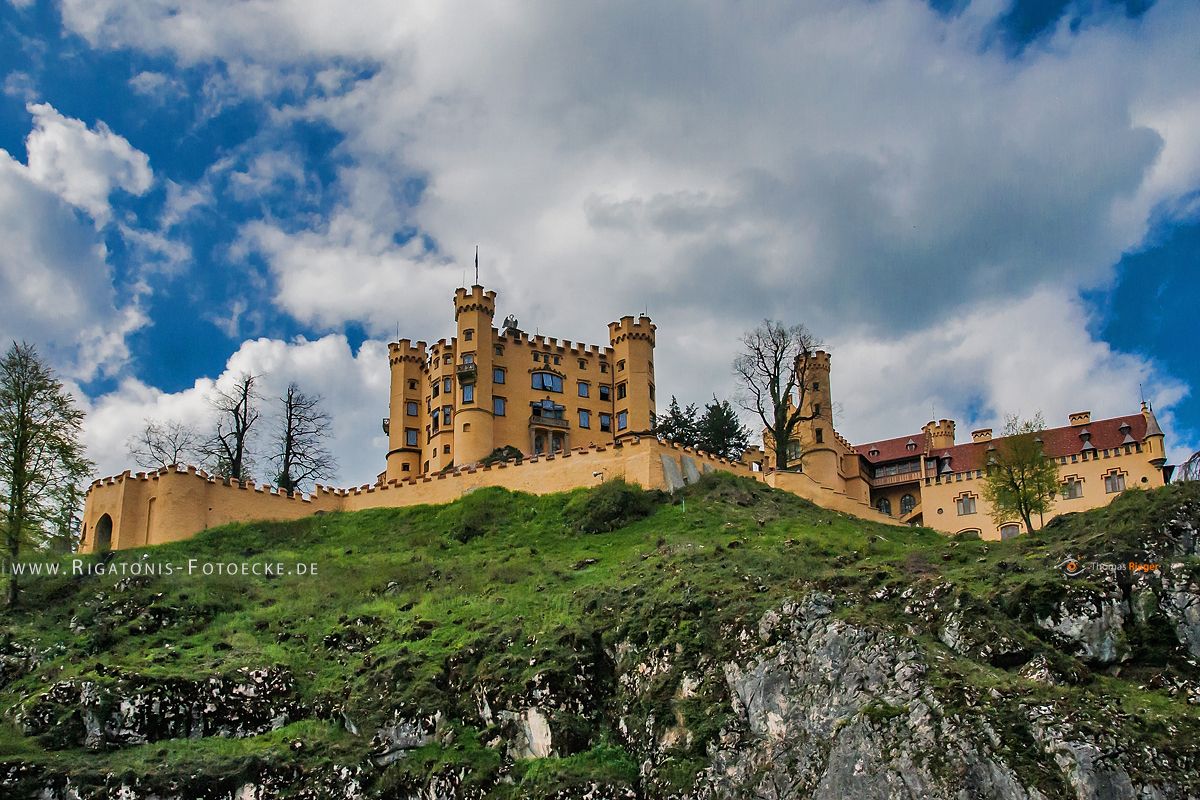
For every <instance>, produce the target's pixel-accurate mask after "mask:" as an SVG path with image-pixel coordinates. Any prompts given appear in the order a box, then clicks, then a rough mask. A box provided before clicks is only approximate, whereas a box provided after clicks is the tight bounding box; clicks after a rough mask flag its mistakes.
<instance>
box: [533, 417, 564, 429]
mask: <svg viewBox="0 0 1200 800" xmlns="http://www.w3.org/2000/svg"><path fill="white" fill-rule="evenodd" d="M529 426H530V427H531V428H532V427H536V426H541V427H543V428H569V427H571V423H569V422H567V421H566V420H565V419H563V418H562V417H541V416H538V415H537V414H534V415H533V416H531V417H530V418H529Z"/></svg>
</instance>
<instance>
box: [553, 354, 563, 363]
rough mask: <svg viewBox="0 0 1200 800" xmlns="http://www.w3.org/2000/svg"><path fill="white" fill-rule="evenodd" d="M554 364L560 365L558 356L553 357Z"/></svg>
mask: <svg viewBox="0 0 1200 800" xmlns="http://www.w3.org/2000/svg"><path fill="white" fill-rule="evenodd" d="M554 363H555V364H559V363H561V362H560V359H559V357H558V356H555V357H554Z"/></svg>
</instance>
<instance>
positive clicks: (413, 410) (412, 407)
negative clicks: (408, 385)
mask: <svg viewBox="0 0 1200 800" xmlns="http://www.w3.org/2000/svg"><path fill="white" fill-rule="evenodd" d="M417 409H418V406H417V401H416V400H409V401H408V402H407V403H405V404H404V413H405V414H408V416H410V417H415V416H416V415H417Z"/></svg>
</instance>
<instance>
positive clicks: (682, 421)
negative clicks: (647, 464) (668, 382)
mask: <svg viewBox="0 0 1200 800" xmlns="http://www.w3.org/2000/svg"><path fill="white" fill-rule="evenodd" d="M699 415H700V412H699V411H698V410H697V409H696V404H695V403H691V404H689V405H688V406H687V407H686V408H680V407H679V401H678V400H676V399H675V395H671V405H670V406H669V407H668V408H667V413H665V414H662V415H660V416H659V417H658V419H657V420H656V422H655V424H654V435H655V436H661V437H663V438H664V439H669V440H670V441H672V442H675V443H676V444H680V445H683V446H684V447H696V446H697V445H698V444H699V441H700V439H699V431H698V428H697V426H698V425H699V419H698V417H699Z"/></svg>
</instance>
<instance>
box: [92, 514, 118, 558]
mask: <svg viewBox="0 0 1200 800" xmlns="http://www.w3.org/2000/svg"><path fill="white" fill-rule="evenodd" d="M112 528H113V524H112V517H110V516H109V515H108V514H105V515H103V516H102V517H100V520H99V522H97V523H96V547H95V548H94V550H95V552H97V553H107V552H108V551H109V550H112Z"/></svg>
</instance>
